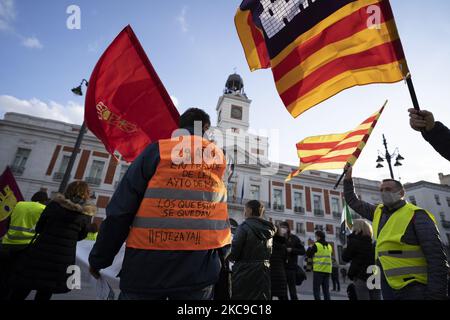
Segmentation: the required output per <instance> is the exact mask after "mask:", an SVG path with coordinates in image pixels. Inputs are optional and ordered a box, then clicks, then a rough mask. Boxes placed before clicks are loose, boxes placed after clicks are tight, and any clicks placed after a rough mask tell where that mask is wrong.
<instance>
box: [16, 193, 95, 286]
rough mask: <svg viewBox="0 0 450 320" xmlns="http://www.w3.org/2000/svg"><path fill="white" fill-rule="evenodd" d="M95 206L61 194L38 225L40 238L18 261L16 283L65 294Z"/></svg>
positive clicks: (49, 205) (38, 237) (43, 213)
mask: <svg viewBox="0 0 450 320" xmlns="http://www.w3.org/2000/svg"><path fill="white" fill-rule="evenodd" d="M95 212H96V208H95V206H92V205H84V206H82V205H80V204H76V203H73V202H72V201H70V200H69V199H66V198H65V197H64V196H63V195H61V194H58V195H57V196H56V197H55V198H54V200H53V201H51V202H50V203H49V204H48V205H47V207H46V208H45V210H44V211H43V212H42V215H41V217H40V219H39V221H38V222H37V224H36V234H37V237H36V239H35V241H34V242H32V243H31V244H30V246H29V247H28V248H27V249H25V252H24V253H23V254H22V255H21V256H20V258H19V259H18V261H17V266H16V272H15V275H14V279H15V280H14V281H13V282H12V283H13V286H15V287H19V288H24V289H32V290H45V291H50V292H52V293H66V292H69V291H70V289H69V288H68V286H67V278H68V277H69V276H70V275H71V274H73V272H71V273H67V271H68V267H69V266H71V265H75V257H76V246H77V242H78V241H80V240H83V239H84V238H86V235H87V233H88V232H87V226H88V225H89V223H90V222H91V219H92V217H93V216H94V215H95Z"/></svg>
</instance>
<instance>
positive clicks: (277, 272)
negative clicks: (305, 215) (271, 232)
mask: <svg viewBox="0 0 450 320" xmlns="http://www.w3.org/2000/svg"><path fill="white" fill-rule="evenodd" d="M286 246H287V240H286V238H285V237H283V236H280V235H275V236H274V237H273V250H272V256H271V257H270V281H271V289H272V292H271V293H272V297H274V296H275V297H279V298H287V277H286V267H287V261H288V252H287V250H286V248H287V247H286Z"/></svg>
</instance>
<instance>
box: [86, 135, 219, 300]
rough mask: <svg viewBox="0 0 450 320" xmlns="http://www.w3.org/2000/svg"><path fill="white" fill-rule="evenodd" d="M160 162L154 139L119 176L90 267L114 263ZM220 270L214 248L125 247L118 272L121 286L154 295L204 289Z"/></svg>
mask: <svg viewBox="0 0 450 320" xmlns="http://www.w3.org/2000/svg"><path fill="white" fill-rule="evenodd" d="M159 161H160V155H159V145H158V143H152V144H151V145H149V146H148V147H147V148H146V149H145V150H144V151H143V152H142V153H141V154H140V155H139V156H138V157H137V158H136V159H135V160H134V162H133V163H132V164H131V166H130V167H129V169H128V171H127V172H126V174H125V176H124V177H123V179H122V180H121V181H120V183H119V186H118V187H117V189H116V191H115V192H114V195H113V197H112V199H111V201H110V203H109V204H108V207H107V208H106V219H105V220H104V221H103V223H102V224H101V227H100V231H99V233H98V236H97V241H96V242H95V245H94V247H93V249H92V251H91V253H90V255H89V263H90V265H91V266H92V267H93V268H95V269H98V270H100V269H105V268H107V267H109V266H110V265H111V264H112V263H113V260H114V257H115V256H116V254H117V253H118V252H119V250H120V248H121V247H122V245H123V244H124V242H125V240H126V239H127V237H128V233H129V230H130V226H131V225H132V223H133V220H134V217H135V215H136V213H137V211H138V209H139V206H140V204H141V201H142V199H143V197H144V194H145V191H146V189H147V185H148V182H149V181H150V179H151V178H152V177H153V175H154V173H155V171H156V168H157V166H158V164H159ZM222 251H224V250H222ZM224 256H226V253H224ZM220 269H221V262H220V258H219V254H218V250H201V251H166V250H141V249H133V248H126V250H125V256H124V260H123V263H122V270H121V272H120V289H121V290H122V291H126V292H132V293H157V294H169V293H171V292H177V291H185V290H196V289H202V288H204V287H206V286H209V285H213V284H215V283H216V282H217V281H218V279H219V274H220Z"/></svg>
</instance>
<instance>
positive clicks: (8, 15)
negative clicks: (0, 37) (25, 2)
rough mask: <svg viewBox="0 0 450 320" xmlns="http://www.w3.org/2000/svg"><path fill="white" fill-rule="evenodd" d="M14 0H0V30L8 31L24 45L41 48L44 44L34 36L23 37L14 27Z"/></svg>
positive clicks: (15, 14)
mask: <svg viewBox="0 0 450 320" xmlns="http://www.w3.org/2000/svg"><path fill="white" fill-rule="evenodd" d="M16 16H17V13H16V9H15V0H0V32H8V33H11V34H12V35H14V36H16V37H17V38H19V39H20V41H21V43H22V45H23V46H24V47H27V48H30V49H42V48H43V47H44V46H43V45H42V43H41V42H40V41H39V39H38V38H36V37H34V36H33V37H25V36H23V35H22V34H20V33H19V32H17V31H16V30H15V28H14V22H15V20H16Z"/></svg>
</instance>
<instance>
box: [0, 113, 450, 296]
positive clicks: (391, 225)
mask: <svg viewBox="0 0 450 320" xmlns="http://www.w3.org/2000/svg"><path fill="white" fill-rule="evenodd" d="M409 112H410V124H411V127H412V128H413V129H414V130H417V131H420V132H421V133H422V135H423V137H424V138H425V139H426V141H428V142H429V143H430V144H431V145H432V146H433V147H434V148H435V149H436V151H437V152H439V153H440V154H441V155H442V156H443V157H445V158H446V159H448V160H450V130H449V129H448V128H446V127H445V126H444V125H443V124H442V123H440V122H436V121H434V117H433V115H432V113H430V112H428V111H416V110H414V109H411V110H409ZM195 122H201V123H202V130H201V131H202V132H201V133H200V134H202V135H203V134H204V133H205V132H206V131H207V130H208V129H209V127H210V124H211V123H210V119H209V116H208V115H207V114H206V113H205V112H204V111H203V110H200V109H194V108H192V109H189V110H188V111H186V112H185V113H184V114H183V115H182V116H181V118H180V128H181V129H184V134H180V135H179V138H180V139H181V140H182V139H185V138H186V137H188V138H191V139H193V140H195V141H197V140H198V141H197V142H198V143H200V146H203V147H206V146H207V144H208V143H210V142H209V141H207V140H206V139H204V138H203V136H199V135H198V133H197V132H195V130H194V123H195ZM173 147H174V145H173V144H171V142H170V139H167V140H161V141H158V142H155V143H152V144H150V145H149V146H148V147H147V148H146V149H145V150H144V152H143V153H142V154H141V155H140V156H139V157H138V158H137V159H136V160H135V161H134V162H133V163H132V165H131V166H130V168H129V169H128V171H127V172H126V174H125V176H124V177H123V179H122V180H121V182H120V184H119V186H118V188H117V190H116V192H115V193H114V195H113V197H112V199H111V201H110V203H109V205H108V207H107V209H106V219H105V220H104V222H103V223H102V224H101V227H100V230H98V229H97V226H96V225H95V224H93V223H92V222H93V221H92V219H93V216H94V215H95V213H96V208H95V206H93V205H92V204H91V202H90V199H91V196H90V190H89V187H88V184H87V183H85V182H83V181H75V182H72V183H71V184H69V186H68V187H67V189H66V191H65V193H64V194H56V195H55V196H54V197H52V199H49V198H48V196H47V194H46V193H45V192H38V193H36V194H35V195H34V196H33V197H32V199H31V201H30V202H26V201H24V202H19V203H18V204H17V205H16V207H15V208H14V210H13V212H12V214H11V220H10V226H9V229H8V232H7V233H6V235H5V236H4V237H3V239H2V245H1V250H0V254H1V256H0V259H1V264H0V268H1V270H0V271H1V272H0V299H10V300H24V299H26V298H27V297H28V296H29V294H30V292H31V291H33V290H35V291H36V294H35V300H49V299H51V297H52V295H53V294H61V293H67V292H69V291H70V288H69V287H68V284H67V279H68V276H69V275H68V273H67V269H68V267H69V266H71V265H74V264H75V258H76V246H77V242H78V241H81V240H83V239H89V240H92V241H95V244H94V246H93V249H92V251H91V253H90V257H89V263H90V270H89V271H90V273H91V275H92V276H93V277H94V278H96V279H98V278H100V277H101V270H102V269H105V268H107V267H109V266H110V265H111V264H112V263H113V260H114V257H115V256H116V254H117V253H118V251H119V250H120V248H121V247H122V245H123V244H124V243H125V242H126V251H125V257H124V260H123V264H122V270H121V272H120V275H119V277H120V289H121V295H120V297H119V299H125V300H140V299H175V300H177V299H183V300H186V299H188V300H209V299H213V298H214V299H233V300H234V299H236V300H271V299H274V298H275V299H279V300H288V299H290V300H297V299H298V296H297V289H298V286H299V285H301V284H302V282H303V281H304V280H306V278H307V273H306V272H305V271H304V269H303V268H302V266H300V265H299V256H305V259H304V260H305V262H306V270H307V271H308V269H309V268H308V266H309V267H310V269H311V270H310V271H312V282H313V295H314V298H315V299H316V300H320V299H321V298H322V297H323V299H325V300H330V299H331V294H330V283H332V285H333V289H332V291H336V292H338V291H341V287H342V285H343V284H345V277H346V276H348V278H349V279H350V280H351V281H352V283H351V284H350V285H349V286H348V289H347V292H348V295H349V299H350V300H381V299H384V300H411V299H445V297H446V296H447V294H448V292H447V290H448V275H449V266H448V262H447V256H446V253H445V250H444V247H443V245H442V241H441V239H440V235H439V231H438V229H437V226H436V221H435V218H434V216H433V214H432V213H430V212H429V211H427V210H426V209H423V208H419V207H417V206H414V205H412V204H409V203H407V202H406V201H405V200H404V196H405V190H404V188H403V185H402V184H401V183H400V182H399V181H396V180H391V179H389V180H384V181H382V183H381V185H380V195H381V198H382V203H381V204H377V205H374V204H370V203H367V202H364V201H362V200H360V199H359V198H358V196H357V195H356V194H355V192H354V188H353V181H352V168H351V166H347V168H346V176H345V180H344V195H345V200H346V202H347V204H348V205H349V206H350V207H351V208H352V209H353V210H354V211H355V212H357V213H358V214H360V215H361V216H362V217H363V218H364V219H365V220H363V219H358V220H355V221H354V224H353V229H352V233H351V234H350V235H349V236H348V237H347V241H346V243H347V245H346V246H345V247H344V249H343V252H342V257H341V258H342V260H343V261H345V262H347V263H350V266H349V268H348V272H347V269H345V268H342V269H341V270H339V265H338V264H337V261H336V259H335V257H337V253H335V252H333V247H332V245H331V244H330V243H329V242H328V241H327V239H326V234H325V233H324V232H323V231H321V230H317V231H316V232H315V237H316V238H315V241H310V242H309V243H308V249H307V250H305V246H304V244H303V243H302V242H301V241H300V239H299V238H298V237H297V236H295V235H294V234H293V233H292V232H291V227H290V225H289V224H288V223H286V222H282V223H279V224H277V225H275V224H273V223H272V222H271V221H268V220H267V219H266V217H265V209H264V206H263V205H262V203H261V202H259V201H257V200H251V201H249V202H247V203H246V204H245V206H244V207H245V210H244V212H243V215H244V217H243V218H244V221H243V222H242V224H240V225H239V227H238V228H237V230H236V231H235V232H234V235H233V236H232V235H231V232H230V225H229V220H228V214H227V203H226V185H225V183H226V177H225V175H226V163H224V161H221V163H219V164H217V165H216V166H210V165H202V166H198V165H195V166H192V171H191V172H189V174H188V176H191V177H192V176H198V177H202V178H201V179H206V180H208V179H210V180H213V182H214V183H204V184H202V187H201V188H200V190H192V188H190V187H189V186H178V187H176V188H170V186H171V181H172V178H177V177H181V176H183V177H185V176H186V172H185V171H182V170H181V169H180V168H179V167H178V166H175V165H173V164H172V160H171V151H172V148H173ZM181 151H183V152H186V150H181ZM181 151H180V153H183V152H181ZM189 152H192V154H189ZM187 153H188V157H187V158H192V157H193V155H194V154H193V153H194V151H193V150H191V151H187ZM213 153H214V154H215V155H216V156H217V155H218V157H219V159H222V160H223V159H225V155H224V153H223V151H222V150H220V149H218V148H217V147H214V148H213ZM161 200H171V201H169V204H168V207H167V208H166V210H163V209H161V207H160V204H161ZM199 202H203V203H206V204H208V206H205V208H207V209H205V210H207V211H208V215H206V217H202V219H188V218H189V216H187V217H182V216H180V215H178V217H179V218H177V219H171V218H169V217H165V218H164V217H162V216H161V212H165V213H166V215H168V213H169V212H171V211H170V210H175V209H176V207H177V205H182V206H183V207H192V206H199V205H200V204H199ZM174 204H175V205H174ZM180 212H181V211H180ZM185 212H186V211H183V213H185ZM194 220H195V221H194ZM368 221H371V222H372V225H371V224H370V223H369V222H368ZM166 229H170V230H171V233H170V234H165V233H164V232H165V230H166ZM154 230H157V232H154ZM192 230H200V231H198V232H192ZM201 231H205V232H204V233H202V232H201ZM174 239H177V240H176V241H175V240H174ZM200 239H201V241H200ZM183 241H184V242H183ZM199 244H201V247H198V246H199ZM197 248H198V249H197ZM230 265H232V267H230ZM340 271H341V272H345V275H344V274H342V276H343V284H341V283H340V281H339V272H340ZM373 275H375V276H379V278H380V283H381V288H379V287H377V286H376V285H374V286H371V285H370V283H371V281H372V280H371V276H373Z"/></svg>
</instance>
